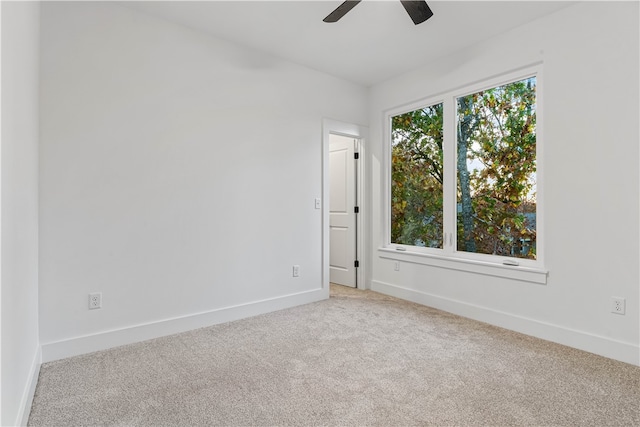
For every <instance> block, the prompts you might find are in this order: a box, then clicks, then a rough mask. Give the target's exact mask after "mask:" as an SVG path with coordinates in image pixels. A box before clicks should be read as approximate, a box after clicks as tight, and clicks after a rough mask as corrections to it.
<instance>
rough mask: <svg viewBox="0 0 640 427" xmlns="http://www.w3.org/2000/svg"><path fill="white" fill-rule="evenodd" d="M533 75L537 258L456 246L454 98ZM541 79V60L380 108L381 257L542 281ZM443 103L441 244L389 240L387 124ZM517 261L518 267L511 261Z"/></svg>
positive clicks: (389, 173)
mask: <svg viewBox="0 0 640 427" xmlns="http://www.w3.org/2000/svg"><path fill="white" fill-rule="evenodd" d="M530 77H535V78H536V232H537V233H536V234H537V236H536V258H537V259H535V260H531V259H522V258H514V257H504V256H498V255H491V254H481V253H470V252H464V251H457V250H456V244H457V242H456V240H457V239H456V224H457V218H456V216H457V212H456V202H457V200H456V190H455V189H456V188H457V187H456V185H457V183H456V180H457V168H456V156H457V139H456V111H457V108H456V105H457V103H456V102H457V98H460V97H463V96H466V95H470V94H473V93H476V92H480V91H483V90H487V89H491V88H495V87H498V86H502V85H505V84H509V83H513V82H516V81H520V80H524V79H526V78H530ZM543 93H544V90H543V78H542V64H535V65H531V66H527V67H523V68H520V69H518V70H514V71H511V72H509V73H505V74H501V75H499V76H495V77H492V78H488V79H484V80H482V81H479V82H476V83H472V84H468V85H465V86H463V87H459V88H455V89H451V90H448V91H445V92H443V93H440V94H437V95H435V96H431V97H428V98H422V99H420V100H417V101H415V102H412V103H410V104H406V105H403V106H402V107H397V108H393V109H390V110H387V111H385V114H384V124H383V132H384V151H383V157H384V158H383V161H384V165H385V167H384V168H383V170H384V174H383V175H384V177H383V179H384V184H383V190H384V198H383V199H384V206H385V209H384V221H383V227H382V228H383V230H382V232H383V240H382V242H383V246H382V247H380V248H379V249H378V254H379V256H380V257H381V258H387V259H393V260H397V261H404V262H411V263H418V264H425V265H430V266H434V267H441V268H447V269H453V270H461V271H467V272H472V273H478V274H484V275H490V276H497V277H504V278H508V279H515V280H521V281H526V282H533V283H539V284H546V280H547V273H548V272H547V271H546V270H545V268H544V218H543V216H544V174H543V166H544V165H543V164H542V163H543V162H542V159H543ZM439 103H442V104H443V127H444V129H443V151H444V152H443V156H444V171H443V172H444V185H443V210H444V212H443V229H444V230H445V236H444V237H445V238H444V242H443V248H442V249H441V248H428V247H418V246H412V245H405V244H396V243H391V148H392V136H391V131H392V129H391V123H392V118H393V117H394V116H398V115H401V114H405V113H408V112H411V111H415V110H417V109H420V108H424V107H427V106H431V105H436V104H439ZM513 263H516V264H517V265H510V264H513Z"/></svg>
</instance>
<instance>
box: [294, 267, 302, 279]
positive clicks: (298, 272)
mask: <svg viewBox="0 0 640 427" xmlns="http://www.w3.org/2000/svg"><path fill="white" fill-rule="evenodd" d="M299 276H300V266H299V265H294V266H293V277H299Z"/></svg>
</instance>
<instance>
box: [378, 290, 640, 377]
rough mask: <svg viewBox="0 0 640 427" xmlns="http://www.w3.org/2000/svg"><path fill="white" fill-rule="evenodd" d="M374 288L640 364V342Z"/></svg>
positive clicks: (429, 296)
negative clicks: (637, 343) (626, 340)
mask: <svg viewBox="0 0 640 427" xmlns="http://www.w3.org/2000/svg"><path fill="white" fill-rule="evenodd" d="M371 290H373V291H376V292H380V293H383V294H387V295H391V296H394V297H397V298H401V299H404V300H407V301H411V302H415V303H418V304H422V305H426V306H429V307H433V308H436V309H439V310H443V311H446V312H449V313H453V314H457V315H459V316H463V317H467V318H470V319H474V320H478V321H481V322H485V323H489V324H491V325H495V326H499V327H501V328H505V329H509V330H512V331H516V332H520V333H523V334H526V335H530V336H534V337H536V338H541V339H543V340H547V341H552V342H555V343H558V344H562V345H566V346H569V347H573V348H577V349H579V350H584V351H588V352H590V353H595V354H598V355H600V356H604V357H608V358H610V359H615V360H619V361H622V362H625V363H630V364H633V365H637V366H640V346H638V345H635V344H632V343H627V342H622V341H616V340H613V339H611V338H607V337H603V336H599V335H594V334H590V333H587V332H583V331H578V330H574V329H569V328H565V327H562V326H558V325H553V324H550V323H546V322H541V321H538V320H535V319H530V318H526V317H522V316H517V315H514V314H510V313H505V312H501V311H497V310H493V309H490V308H487V307H481V306H478V305H474V304H469V303H466V302H462V301H457V300H453V299H449V298H444V297H441V296H437V295H432V294H428V293H426V292H421V291H417V290H415V289H408V288H404V287H401V286H396V285H392V284H389V283H384V282H379V281H372V282H371Z"/></svg>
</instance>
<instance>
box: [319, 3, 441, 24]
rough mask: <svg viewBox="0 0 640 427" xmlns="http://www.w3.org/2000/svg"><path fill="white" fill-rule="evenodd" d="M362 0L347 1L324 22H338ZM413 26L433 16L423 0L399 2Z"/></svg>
mask: <svg viewBox="0 0 640 427" xmlns="http://www.w3.org/2000/svg"><path fill="white" fill-rule="evenodd" d="M360 1H362V0H347V1H345V2H343V3H342V4H341V5H340V6H338V7H337V8H336V9H335V10H334V11H333V12H331V13H330V14H329V15H327V17H326V18H324V19H323V21H324V22H338V20H340V18H342V17H343V16H344V15H346V14H347V12H349V11H350V10H351V9H353V8H354V7H356V5H357V4H358V3H360ZM400 3H402V5H403V6H404V8H405V10H406V11H407V13H408V14H409V16H410V17H411V20H412V21H413V23H414V24H416V25H418V24H421V23H423V22H424V21H426V20H427V19H429V18H431V17H432V16H433V12H432V11H431V9H430V8H429V5H427V2H426V1H425V0H400Z"/></svg>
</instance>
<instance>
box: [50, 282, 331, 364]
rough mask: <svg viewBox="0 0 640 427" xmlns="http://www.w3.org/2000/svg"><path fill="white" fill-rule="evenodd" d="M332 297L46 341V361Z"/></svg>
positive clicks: (259, 304)
mask: <svg viewBox="0 0 640 427" xmlns="http://www.w3.org/2000/svg"><path fill="white" fill-rule="evenodd" d="M326 298H328V292H327V291H326V289H315V290H312V291H305V292H300V293H296V294H290V295H285V296H282V297H276V298H270V299H266V300H261V301H254V302H250V303H247V304H241V305H236V306H231V307H224V308H220V309H216V310H212V311H208V312H204V313H196V314H190V315H186V316H181V317H175V318H171V319H164V320H160V321H157V322H150V323H145V324H139V325H132V326H130V327H127V328H122V329H115V330H111V331H104V332H99V333H96V334H91V335H85V336H79V337H74V338H70V339H67V340H62V341H56V342H49V343H46V344H42V363H46V362H51V361H54V360H58V359H64V358H67V357H72V356H78V355H80V354H86V353H92V352H94V351H100V350H106V349H108V348H113V347H118V346H121V345H126V344H132V343H136V342H140V341H145V340H149V339H153V338H159V337H163V336H167V335H172V334H177V333H180V332H186V331H191V330H194V329H198V328H204V327H207V326H212V325H216V324H220V323H225V322H231V321H234V320H239V319H244V318H247V317H251V316H256V315H259V314H264V313H269V312H272V311H277V310H282V309H285V308H290V307H295V306H298V305H302V304H308V303H311V302H316V301H321V300H323V299H326Z"/></svg>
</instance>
